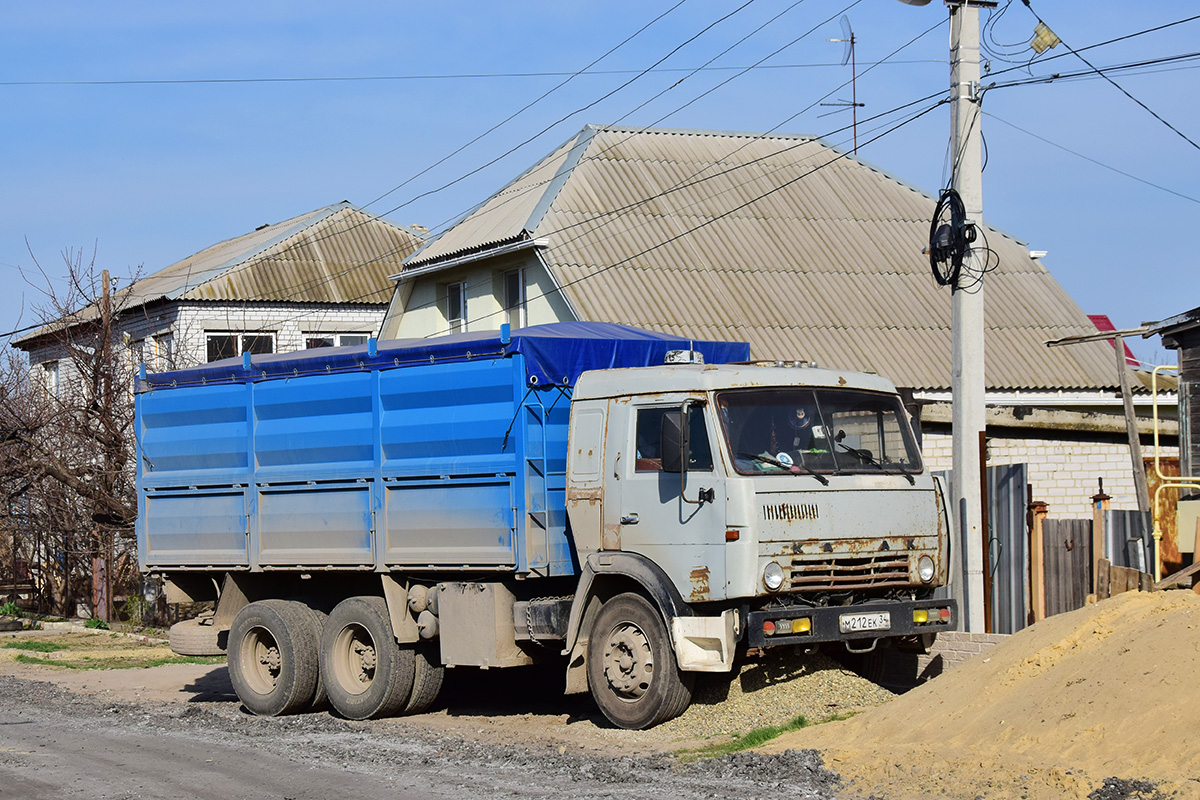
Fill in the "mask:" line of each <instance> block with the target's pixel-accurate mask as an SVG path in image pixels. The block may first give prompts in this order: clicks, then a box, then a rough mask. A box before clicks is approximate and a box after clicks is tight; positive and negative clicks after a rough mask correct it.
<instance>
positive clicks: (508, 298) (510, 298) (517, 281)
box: [504, 269, 526, 328]
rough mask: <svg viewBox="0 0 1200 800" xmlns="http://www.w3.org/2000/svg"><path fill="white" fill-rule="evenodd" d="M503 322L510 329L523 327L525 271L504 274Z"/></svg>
mask: <svg viewBox="0 0 1200 800" xmlns="http://www.w3.org/2000/svg"><path fill="white" fill-rule="evenodd" d="M504 321H505V322H507V323H508V327H510V328H523V327H525V324H526V323H525V270H523V269H513V270H509V271H508V272H506V273H504Z"/></svg>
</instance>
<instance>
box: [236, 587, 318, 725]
mask: <svg viewBox="0 0 1200 800" xmlns="http://www.w3.org/2000/svg"><path fill="white" fill-rule="evenodd" d="M314 631H315V625H314V624H313V617H312V612H311V611H310V609H309V608H308V607H307V606H305V605H304V604H302V603H297V602H291V601H287V600H259V601H258V602H255V603H251V604H250V605H248V606H246V607H245V608H243V609H242V610H241V611H239V612H238V615H237V617H235V618H234V620H233V627H232V628H231V629H230V631H229V678H230V681H231V682H232V683H233V688H234V691H236V692H237V696H238V699H240V700H241V701H242V705H244V706H245V707H246V708H247V709H249V710H250V711H251V712H253V713H254V714H257V715H259V716H263V717H275V716H280V715H283V714H294V713H296V712H298V711H306V710H308V708H309V707H310V706H311V705H312V701H313V699H314V697H315V696H316V693H317V682H318V681H319V680H320V673H319V669H318V661H317V647H318V646H319V640H318V639H317V637H316V636H315V634H314Z"/></svg>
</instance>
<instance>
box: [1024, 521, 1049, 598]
mask: <svg viewBox="0 0 1200 800" xmlns="http://www.w3.org/2000/svg"><path fill="white" fill-rule="evenodd" d="M1048 513H1050V506H1048V505H1047V504H1046V503H1043V502H1042V501H1041V500H1030V502H1029V515H1030V524H1029V573H1030V574H1029V605H1030V615H1031V617H1032V619H1031V621H1032V622H1039V621H1041V620H1043V619H1045V618H1046V563H1045V553H1046V550H1045V545H1044V544H1043V540H1042V522H1043V521H1044V520H1045V519H1046V515H1047V514H1048Z"/></svg>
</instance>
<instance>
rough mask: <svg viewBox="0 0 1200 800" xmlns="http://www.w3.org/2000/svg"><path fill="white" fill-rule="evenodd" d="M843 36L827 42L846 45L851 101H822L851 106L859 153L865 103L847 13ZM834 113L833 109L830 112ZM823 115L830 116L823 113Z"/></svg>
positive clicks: (855, 139) (843, 24)
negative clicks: (860, 95)
mask: <svg viewBox="0 0 1200 800" xmlns="http://www.w3.org/2000/svg"><path fill="white" fill-rule="evenodd" d="M841 23H842V37H841V38H840V39H826V40H825V41H827V42H842V43H843V44H845V45H846V49H845V51H844V52H843V53H842V66H843V67H844V66H846V64H847V63H849V64H850V101H849V102H847V101H845V100H838V101H837V102H836V103H821V105H823V106H840V107H842V108H846V107H849V108H850V114H851V123H850V124H851V127H852V128H853V130H854V152H855V154H857V153H858V109H860V108H862V107H863V106H864V105H865V103H860V102H858V65H857V64H856V63H855V60H854V29H853V28H851V27H850V20H849V19H848V18H847V17H846V15H845V14H842V19H841ZM829 113H830V114H833V113H834V112H833V111H830V112H829ZM822 116H828V115H826V114H822Z"/></svg>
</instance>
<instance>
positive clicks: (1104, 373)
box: [381, 125, 1148, 516]
mask: <svg viewBox="0 0 1200 800" xmlns="http://www.w3.org/2000/svg"><path fill="white" fill-rule="evenodd" d="M935 204H936V199H935V198H934V197H931V196H930V195H928V194H926V193H924V192H922V191H920V190H919V189H917V188H915V187H913V186H911V185H909V184H907V183H905V182H904V181H902V180H899V179H897V178H895V177H893V176H892V175H890V174H888V173H886V172H884V171H883V170H881V169H879V168H878V167H876V166H873V165H871V164H869V163H867V162H865V161H862V160H861V159H858V158H857V157H855V156H853V155H851V154H850V153H848V152H846V151H843V150H840V149H838V148H836V147H834V146H832V145H830V144H828V143H826V142H824V141H822V140H820V139H818V138H814V137H811V136H794V135H783V134H773V133H772V134H756V133H730V132H719V131H684V130H667V129H643V128H622V127H599V126H593V125H589V126H587V127H585V128H584V129H583V130H581V131H580V132H579V133H578V134H576V135H575V136H573V137H571V138H570V139H569V140H568V141H566V142H564V143H563V144H562V145H561V146H559V147H558V148H556V149H555V150H554V151H553V152H551V153H549V154H548V155H547V156H545V157H544V158H542V159H540V160H539V161H537V162H536V163H535V164H533V165H532V166H531V167H530V168H529V169H528V170H526V171H525V172H524V173H523V174H521V175H520V176H518V177H517V178H516V179H515V180H513V181H512V182H511V183H509V184H508V185H507V186H505V187H503V188H502V189H501V190H500V191H498V192H497V193H495V194H494V195H492V196H491V197H489V198H487V199H485V200H484V201H483V202H481V203H480V204H479V205H478V206H476V207H475V208H474V209H472V210H471V211H470V212H468V213H467V214H466V215H464V216H463V217H462V218H461V219H459V220H458V221H457V222H456V223H454V224H453V225H452V226H451V227H449V228H448V229H447V230H445V231H444V232H443V233H442V234H441V235H439V236H437V237H436V238H433V239H431V241H429V242H428V244H426V245H425V246H424V247H422V248H421V249H420V250H419V251H417V252H416V253H415V254H413V255H412V256H411V257H409V258H408V259H407V260H406V261H405V263H404V265H403V269H401V270H398V271H397V272H396V273H395V274H394V275H393V276H392V278H393V279H394V280H395V282H396V289H395V293H394V295H393V298H392V302H391V306H390V308H389V310H388V313H387V315H386V317H385V319H384V321H383V326H382V330H381V338H405V337H414V336H422V337H424V336H432V335H437V334H442V333H450V332H455V331H463V330H467V331H470V330H485V329H491V330H494V329H496V328H498V327H499V326H500V324H501V323H504V322H507V323H509V324H510V325H512V326H521V325H532V324H539V323H544V322H553V321H559V320H598V321H605V322H616V323H622V324H626V325H633V326H637V327H641V328H646V329H650V330H655V331H662V332H666V333H672V334H678V335H682V336H690V337H695V338H704V339H736V340H741V341H746V342H749V343H750V345H751V349H752V354H753V357H754V358H755V359H767V360H774V359H782V360H787V361H792V360H804V361H814V362H817V363H819V364H821V365H822V366H831V367H838V368H845V369H854V370H861V371H868V372H877V373H879V374H882V375H884V376H886V377H888V378H890V379H891V380H892V381H894V382H895V383H896V385H897V386H899V387H901V389H902V392H903V393H904V394H905V396H906V397H907V398H908V399H910V400H911V406H910V407H911V408H912V409H913V410H914V412H916V413H918V414H919V415H920V419H921V428H922V429H923V433H924V448H925V453H926V457H927V460H928V461H929V462H930V464H931V465H932V466H933V467H934V468H938V469H940V468H949V462H950V437H949V422H950V413H949V402H950V399H951V398H950V385H951V328H950V296H949V292H948V290H939V288H938V286H937V285H936V284H935V282H934V280H933V278H932V276H931V274H930V266H929V262H928V258H927V256H925V255H924V254H923V253H922V249H923V248H924V247H925V246H926V244H927V242H928V237H929V226H930V222H929V221H930V218H931V216H932V215H933V213H934V207H935ZM982 233H983V237H984V239H985V240H986V246H987V247H988V248H989V249H990V250H991V251H992V252H993V253H994V254H995V258H994V262H995V269H994V270H992V271H991V272H989V273H988V274H987V276H986V281H987V308H986V320H985V322H986V348H987V364H986V383H987V390H988V391H987V402H988V404H989V418H988V425H989V427H988V435H989V437H990V438H989V447H988V457H989V464H1006V463H1017V462H1022V463H1030V464H1031V476H1032V479H1033V483H1034V485H1035V489H1036V491H1037V492H1038V493H1039V498H1038V499H1042V500H1046V501H1048V502H1049V503H1050V504H1051V513H1052V515H1053V514H1059V515H1064V516H1082V512H1085V511H1086V510H1087V508H1088V498H1089V497H1090V496H1091V495H1092V494H1094V493H1095V491H1096V485H1097V482H1096V479H1097V478H1099V477H1103V478H1104V485H1105V489H1106V491H1108V492H1109V493H1110V494H1112V495H1114V498H1115V500H1114V505H1115V507H1136V495H1135V493H1134V489H1133V480H1132V470H1131V469H1130V460H1129V448H1128V444H1127V440H1126V438H1125V428H1124V423H1123V418H1122V417H1121V416H1120V413H1121V402H1122V401H1121V397H1120V394H1119V391H1118V385H1119V380H1118V374H1117V368H1116V364H1115V363H1114V357H1113V355H1112V346H1111V344H1109V343H1106V342H1090V343H1086V344H1080V345H1078V346H1075V347H1059V348H1047V347H1046V345H1045V343H1046V342H1047V341H1048V340H1053V339H1061V338H1064V337H1069V336H1075V335H1082V334H1085V333H1094V332H1095V331H1096V328H1095V326H1094V325H1093V323H1092V321H1091V320H1089V318H1088V316H1087V315H1086V314H1085V313H1084V311H1083V310H1082V309H1080V308H1079V306H1078V305H1077V304H1076V303H1075V302H1074V301H1073V300H1072V299H1071V297H1070V296H1069V295H1068V294H1067V292H1066V291H1065V290H1064V289H1063V287H1062V286H1060V285H1059V284H1058V282H1057V281H1055V280H1054V278H1053V276H1051V274H1050V272H1049V271H1048V270H1047V269H1046V267H1045V265H1044V264H1043V263H1042V262H1041V260H1040V259H1039V258H1038V257H1036V256H1035V255H1034V254H1031V253H1030V251H1029V249H1028V247H1027V245H1026V244H1025V243H1024V242H1021V241H1020V240H1018V239H1017V238H1015V237H1013V236H1012V235H1010V234H1007V233H1005V232H1003V231H1001V230H998V229H996V228H993V227H990V226H986V225H985V226H983V230H982ZM1146 407H1147V408H1148V401H1147V403H1146ZM1068 464H1069V465H1073V467H1072V468H1068V467H1067V466H1065V465H1068ZM1130 503H1132V504H1133V505H1132V506H1131V505H1129V504H1130Z"/></svg>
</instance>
